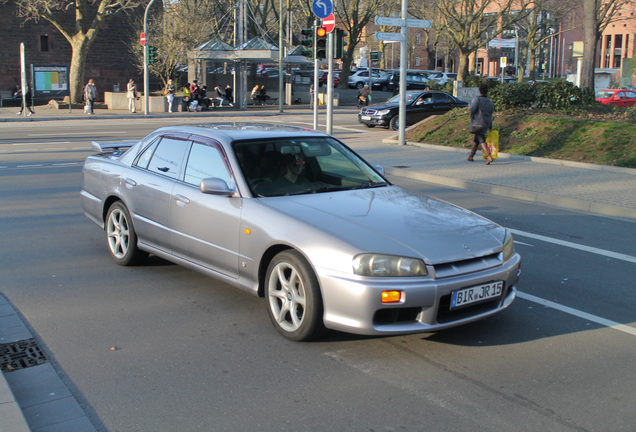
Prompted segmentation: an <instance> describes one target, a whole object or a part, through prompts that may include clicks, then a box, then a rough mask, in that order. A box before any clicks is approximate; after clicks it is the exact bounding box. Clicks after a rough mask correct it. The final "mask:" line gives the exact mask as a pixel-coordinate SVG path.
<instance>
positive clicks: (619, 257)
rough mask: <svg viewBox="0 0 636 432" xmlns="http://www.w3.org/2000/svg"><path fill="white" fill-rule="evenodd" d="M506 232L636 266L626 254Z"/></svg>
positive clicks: (522, 233)
mask: <svg viewBox="0 0 636 432" xmlns="http://www.w3.org/2000/svg"><path fill="white" fill-rule="evenodd" d="M508 231H510V232H511V233H513V234H514V235H520V236H523V237H529V238H533V239H535V240H541V241H544V242H547V243H553V244H556V245H559V246H565V247H569V248H572V249H578V250H581V251H585V252H590V253H593V254H597V255H602V256H605V257H609V258H614V259H617V260H621V261H627V262H630V263H633V264H636V257H634V256H631V255H626V254H622V253H617V252H612V251H608V250H606V249H599V248H595V247H591V246H585V245H580V244H577V243H572V242H569V241H565V240H558V239H554V238H551V237H546V236H542V235H539V234H532V233H528V232H525V231H519V230H515V229H511V228H508Z"/></svg>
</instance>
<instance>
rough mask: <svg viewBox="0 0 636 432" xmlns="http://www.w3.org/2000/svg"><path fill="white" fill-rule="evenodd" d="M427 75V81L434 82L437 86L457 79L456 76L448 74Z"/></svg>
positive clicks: (435, 73)
mask: <svg viewBox="0 0 636 432" xmlns="http://www.w3.org/2000/svg"><path fill="white" fill-rule="evenodd" d="M427 75H428V79H429V80H432V81H435V82H436V83H437V84H439V85H444V84H446V83H447V82H449V81H454V80H456V79H457V74H456V73H450V72H431V73H428V74H427Z"/></svg>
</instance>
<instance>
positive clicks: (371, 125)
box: [366, 124, 375, 128]
mask: <svg viewBox="0 0 636 432" xmlns="http://www.w3.org/2000/svg"><path fill="white" fill-rule="evenodd" d="M366 126H367V127H368V128H374V127H375V125H374V124H368V125H366Z"/></svg>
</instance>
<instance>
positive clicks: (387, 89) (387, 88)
mask: <svg viewBox="0 0 636 432" xmlns="http://www.w3.org/2000/svg"><path fill="white" fill-rule="evenodd" d="M382 91H385V92H388V91H389V86H388V85H386V84H383V85H382Z"/></svg>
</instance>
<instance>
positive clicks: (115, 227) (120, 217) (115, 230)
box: [104, 201, 148, 266]
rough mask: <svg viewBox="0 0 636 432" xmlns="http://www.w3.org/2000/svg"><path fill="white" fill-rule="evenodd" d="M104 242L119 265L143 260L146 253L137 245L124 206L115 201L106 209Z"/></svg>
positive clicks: (129, 218)
mask: <svg viewBox="0 0 636 432" xmlns="http://www.w3.org/2000/svg"><path fill="white" fill-rule="evenodd" d="M104 231H106V244H107V245H108V251H109V252H110V255H111V256H112V257H113V260H114V261H115V262H116V263H117V264H119V265H121V266H131V265H136V264H139V263H141V262H143V261H144V260H145V259H146V257H148V253H147V252H144V251H141V250H139V248H138V247H137V233H135V228H134V227H133V224H132V218H131V217H130V213H129V212H128V209H127V208H126V206H125V205H124V204H123V203H122V202H121V201H117V202H115V203H113V205H111V206H110V208H109V209H108V215H107V216H106V224H105V226H104Z"/></svg>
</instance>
